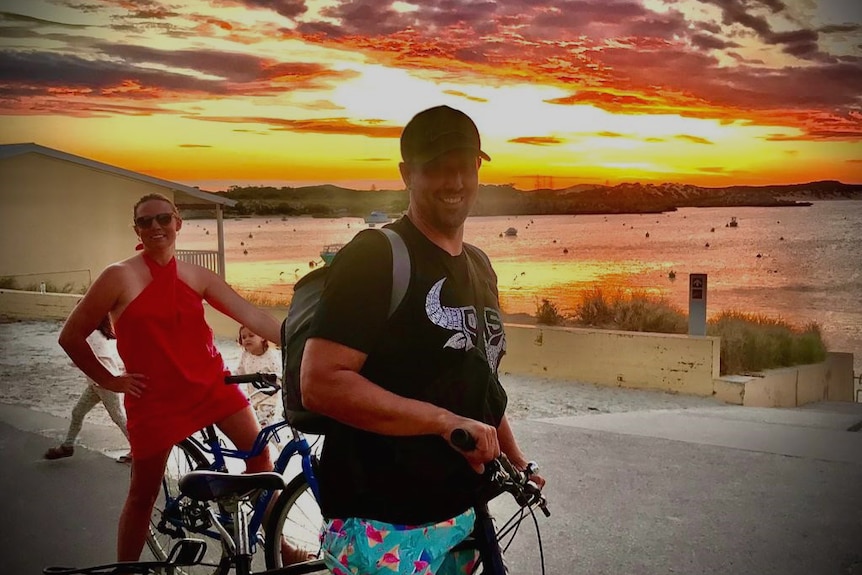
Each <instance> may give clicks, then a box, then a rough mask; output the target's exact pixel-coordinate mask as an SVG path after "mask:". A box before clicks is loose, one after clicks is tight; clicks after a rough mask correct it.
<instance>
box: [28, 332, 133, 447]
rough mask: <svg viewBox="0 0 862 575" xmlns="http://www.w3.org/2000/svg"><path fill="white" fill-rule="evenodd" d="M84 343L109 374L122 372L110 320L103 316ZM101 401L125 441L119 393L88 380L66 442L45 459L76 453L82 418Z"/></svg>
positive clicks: (73, 414)
mask: <svg viewBox="0 0 862 575" xmlns="http://www.w3.org/2000/svg"><path fill="white" fill-rule="evenodd" d="M87 343H88V344H90V347H91V348H93V353H95V354H96V357H97V358H98V359H99V361H100V362H101V363H102V365H104V366H105V367H106V368H107V369H108V370H109V371H110V372H112V373H115V374H119V373H122V371H123V369H122V368H121V367H120V359H119V357H117V344H116V336H115V335H114V328H113V326H112V325H111V318H110V317H108V316H105V317H104V318H103V319H102V323H100V324H99V327H98V328H97V329H95V330H94V331H93V333H91V334H90V335H89V336H88V337H87ZM100 401H101V402H102V404H103V405H104V406H105V409H107V410H108V415H110V416H111V419H112V420H113V421H114V423H116V424H117V427H119V428H120V431H122V432H123V435H125V436H126V439H128V437H129V434H128V432H127V431H126V414H125V412H124V411H123V408H122V406H121V401H120V394H119V393H116V392H114V391H111V390H109V389H105V388H103V387H99V386H98V385H96V382H95V381H93V380H92V379H89V378H87V387H85V388H84V392H83V393H81V397H80V398H79V399H78V403H76V404H75V407H74V408H72V421H71V422H70V423H69V430H68V431H67V432H66V439H65V441H63V443H61V444H60V445H58V446H57V447H51V448H50V449H48V451H46V452H45V455H44V458H45V459H61V458H63V457H71V456H72V455H73V454H74V453H75V439H76V438H77V437H78V434H79V433H80V432H81V426H82V425H83V423H84V417H85V416H86V415H87V414H88V413H89V412H90V410H92V409H93V408H94V407H95V406H96V404H97V403H99V402H100ZM117 461H119V462H120V463H128V462H129V461H131V458H130V456H129V454H125V455H121V456H120V457H119V458H118V459H117Z"/></svg>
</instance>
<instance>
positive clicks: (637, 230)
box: [177, 200, 862, 373]
mask: <svg viewBox="0 0 862 575" xmlns="http://www.w3.org/2000/svg"><path fill="white" fill-rule="evenodd" d="M732 218H735V219H736V222H737V225H736V226H735V227H731V226H730V225H729V224H730V222H731V219H732ZM184 224H185V225H184V227H183V229H182V231H181V232H180V236H179V238H178V241H177V247H178V248H179V249H205V250H214V249H216V248H217V239H216V238H217V233H216V222H215V220H212V219H209V220H188V221H186V222H184ZM367 227H368V224H366V223H365V222H364V220H363V219H362V218H354V217H342V218H312V217H289V218H282V217H279V216H272V217H253V218H235V219H225V220H224V230H225V250H226V261H227V264H226V275H227V280H228V282H229V283H230V284H231V285H233V286H234V287H235V288H237V289H239V290H241V291H243V292H245V293H251V294H253V295H256V296H259V298H260V299H261V300H264V301H266V299H267V298H268V297H271V296H273V295H274V294H290V293H291V291H292V289H293V285H294V284H295V283H296V281H297V280H298V279H299V278H301V277H302V276H303V275H304V274H306V273H308V271H310V270H311V269H314V267H317V266H318V265H322V260H321V257H320V251H321V249H322V248H323V246H324V245H326V244H337V243H345V242H347V241H349V240H350V239H351V238H352V237H353V236H354V235H355V234H356V233H358V232H359V231H361V230H362V229H365V228H367ZM510 227H511V228H515V230H516V231H517V234H516V235H514V236H508V235H505V234H504V232H505V231H506V230H507V229H508V228H510ZM465 240H466V241H468V242H470V243H473V244H475V245H477V246H479V247H481V248H482V249H484V250H485V251H486V252H487V254H488V255H489V256H490V258H491V261H492V263H493V265H494V268H495V270H496V272H497V276H498V280H499V290H500V301H501V306H502V309H503V311H504V312H505V313H507V314H528V315H535V313H536V309H537V306H538V305H539V304H540V303H541V302H542V300H544V299H547V300H548V301H550V302H551V303H553V304H554V305H555V306H557V309H558V310H559V311H560V312H561V313H563V314H571V313H572V312H573V311H574V309H575V308H576V306H577V304H578V302H579V301H580V299H581V297H582V296H583V295H584V294H585V293H587V292H588V291H590V290H592V289H594V288H599V289H601V290H603V291H604V292H605V293H607V294H611V295H613V294H615V293H616V292H617V290H623V291H624V292H632V291H634V292H642V293H648V294H652V295H654V296H658V297H662V298H664V299H665V300H667V301H668V302H670V303H671V304H673V305H675V306H676V307H678V308H679V309H681V310H683V311H687V310H688V306H689V274H706V275H707V292H706V306H707V315H708V316H709V317H712V316H713V315H715V314H717V313H719V312H721V311H741V312H745V313H752V314H760V315H763V316H766V317H769V318H776V319H782V320H784V321H787V322H789V323H791V324H794V325H798V326H800V327H802V326H805V325H807V324H809V323H811V322H815V323H817V324H818V325H819V326H820V329H821V333H822V334H823V337H824V339H825V341H826V344H827V348H828V349H829V350H831V351H844V352H851V353H853V354H854V364H855V370H856V373H862V201H856V200H834V201H817V202H813V204H812V205H810V206H795V207H720V208H682V209H679V210H676V211H672V212H665V213H660V214H636V215H633V214H621V215H575V216H572V215H547V216H493V217H470V218H468V219H467V222H466V224H465Z"/></svg>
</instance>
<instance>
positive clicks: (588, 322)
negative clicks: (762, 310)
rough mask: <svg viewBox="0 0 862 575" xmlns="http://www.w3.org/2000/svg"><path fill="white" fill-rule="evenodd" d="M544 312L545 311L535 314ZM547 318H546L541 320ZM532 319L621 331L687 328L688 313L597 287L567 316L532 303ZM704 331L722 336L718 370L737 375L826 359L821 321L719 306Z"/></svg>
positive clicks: (657, 301)
mask: <svg viewBox="0 0 862 575" xmlns="http://www.w3.org/2000/svg"><path fill="white" fill-rule="evenodd" d="M540 311H544V313H538V312H540ZM546 318H549V319H550V321H545V319H546ZM536 320H537V323H540V324H545V325H570V326H574V327H592V328H599V329H614V330H620V331H642V332H651V333H680V334H684V333H688V316H687V314H686V313H684V312H683V311H682V310H681V309H679V308H677V307H675V306H674V305H672V304H671V303H669V302H668V301H666V300H665V299H664V298H661V297H657V296H653V295H650V294H647V293H643V292H638V291H632V292H626V291H623V290H617V291H614V292H612V293H610V294H609V293H606V292H605V291H603V290H602V289H600V288H593V289H590V290H588V291H586V292H584V293H583V294H582V297H581V300H580V303H579V305H578V306H577V307H576V309H575V311H574V313H573V314H572V316H571V317H562V316H561V315H560V314H559V312H558V310H557V307H556V305H555V304H554V303H553V302H552V301H550V300H548V299H543V300H542V304H541V306H537V314H536ZM707 335H710V336H716V337H720V338H721V352H720V372H721V374H722V375H727V374H742V373H752V372H758V371H762V370H764V369H772V368H777V367H789V366H792V365H802V364H807V363H819V362H821V361H823V360H824V359H826V351H827V350H826V345H825V343H824V341H823V337H822V335H821V331H820V326H819V325H818V324H816V323H810V324H808V325H805V326H803V327H799V326H795V325H792V324H791V323H789V322H787V321H785V320H783V319H781V318H772V317H767V316H765V315H763V314H758V313H748V312H742V311H736V310H732V311H723V312H721V313H719V314H717V315H715V316H714V317H712V318H710V319H709V321H708V322H707Z"/></svg>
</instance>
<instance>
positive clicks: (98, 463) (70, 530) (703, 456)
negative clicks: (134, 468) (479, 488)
mask: <svg viewBox="0 0 862 575" xmlns="http://www.w3.org/2000/svg"><path fill="white" fill-rule="evenodd" d="M860 422H862V405H858V404H818V405H815V406H811V407H807V408H799V409H780V410H779V409H769V410H757V409H752V408H742V407H730V406H728V407H716V408H700V409H689V410H665V411H641V412H631V413H623V414H604V415H585V416H577V417H567V418H558V419H548V420H542V421H523V420H522V421H517V422H515V429H516V433H517V434H518V436H519V438H520V439H521V443H522V445H523V447H524V448H525V450H526V451H527V452H528V453H529V455H530V456H531V457H533V458H535V459H536V460H538V461H540V462H541V463H542V467H543V470H542V472H543V474H544V475H545V476H546V478H547V479H548V482H549V484H548V489H547V494H548V497H549V500H550V504H551V510H552V513H553V515H552V516H551V517H550V518H549V519H545V518H544V517H539V518H538V521H539V524H540V526H541V535H542V541H543V545H544V550H545V560H546V572H547V573H549V574H561V575H568V574H589V575H603V574H608V575H611V574H613V575H619V574H627V575H631V574H665V573H674V574H695V573H696V574H731V575H747V574H751V575H755V574H756V575H771V574H774V575H797V574H798V575H830V574H834V575H862V433H858V432H851V431H847V429H848V428H857V429H858V427H859V423H860ZM65 425H66V421H65V420H63V419H61V418H54V417H52V416H48V415H44V414H39V413H36V412H32V411H29V410H26V409H24V408H19V407H13V406H5V405H0V455H2V457H3V461H4V471H3V474H2V475H0V488H2V489H3V493H4V494H5V496H4V497H3V499H2V503H0V511H2V516H3V517H5V518H8V519H11V521H7V522H5V527H4V529H3V536H2V537H0V553H2V558H3V559H2V561H1V562H0V563H2V564H3V568H2V569H0V571H2V572H3V573H10V574H29V573H39V572H40V570H41V568H42V567H43V566H45V565H48V564H79V565H83V564H92V563H95V562H100V561H104V560H109V559H111V558H112V557H113V553H114V544H115V526H116V521H117V516H118V514H119V509H120V505H121V502H122V500H123V496H124V494H125V490H126V487H127V482H128V468H127V467H125V466H123V465H120V464H117V463H115V462H114V461H113V460H112V459H110V458H108V457H104V456H103V452H108V453H110V454H116V453H120V452H122V448H123V446H124V444H123V442H122V440H121V438H119V437H117V436H118V435H119V434H118V432H117V431H116V430H115V429H114V430H112V429H111V428H107V427H105V428H100V429H94V428H95V427H96V426H89V427H85V431H84V436H83V441H84V443H85V444H86V445H88V446H90V447H93V448H94V450H89V449H83V448H79V449H78V450H77V452H76V455H75V457H73V458H71V459H68V460H63V461H56V462H46V461H43V460H41V458H40V457H41V453H42V452H43V451H44V450H45V449H46V448H47V447H48V446H49V445H52V444H53V442H54V440H53V439H52V438H54V437H58V436H59V435H60V434H61V432H62V430H63V429H64V428H65ZM49 437H50V438H51V439H49ZM507 556H508V557H509V558H510V560H511V561H510V562H511V565H512V572H513V573H520V574H533V573H538V572H539V570H538V564H537V551H536V538H535V531H534V530H533V529H532V528H531V527H530V526H529V525H527V524H524V525H523V526H522V531H521V533H520V534H519V535H518V538H517V539H516V540H515V543H514V544H513V549H512V550H511V551H510V552H509V554H508V555H507Z"/></svg>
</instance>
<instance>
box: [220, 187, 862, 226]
mask: <svg viewBox="0 0 862 575" xmlns="http://www.w3.org/2000/svg"><path fill="white" fill-rule="evenodd" d="M222 193H223V194H224V195H225V196H227V197H229V198H231V199H234V200H237V201H238V202H239V203H238V205H237V206H236V207H235V208H228V209H227V210H226V212H227V213H228V214H237V215H246V214H259V215H312V216H318V217H334V216H354V217H362V216H366V215H368V214H369V213H371V212H372V211H382V212H386V213H388V214H390V215H397V214H400V213H401V212H402V211H404V210H406V209H407V202H408V197H407V192H406V191H405V190H373V191H359V190H351V189H347V188H342V187H339V186H334V185H328V184H327V185H318V186H305V187H300V188H288V187H282V188H273V187H255V186H250V187H239V186H234V187H232V188H230V189H229V190H228V191H227V192H222ZM841 199H856V200H862V185H857V184H844V183H841V182H837V181H830V180H825V181H818V182H809V183H805V184H791V185H774V186H730V187H725V188H704V187H699V186H692V185H688V184H641V183H623V184H619V185H616V186H602V185H585V184H579V185H577V186H572V187H569V188H564V189H558V190H551V189H540V190H532V191H522V190H518V189H515V188H514V187H513V186H510V185H482V186H480V188H479V198H478V200H477V202H476V206H475V208H474V210H473V214H474V215H541V214H609V213H610V214H614V213H654V212H666V211H672V210H675V209H677V208H683V207H716V206H804V205H810V204H809V202H811V201H814V200H841Z"/></svg>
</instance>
